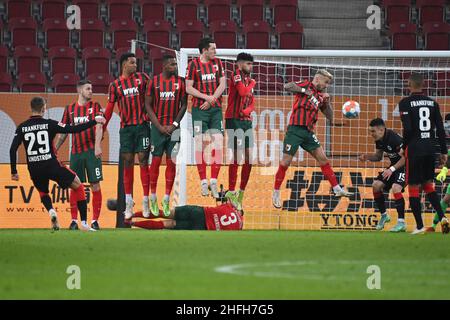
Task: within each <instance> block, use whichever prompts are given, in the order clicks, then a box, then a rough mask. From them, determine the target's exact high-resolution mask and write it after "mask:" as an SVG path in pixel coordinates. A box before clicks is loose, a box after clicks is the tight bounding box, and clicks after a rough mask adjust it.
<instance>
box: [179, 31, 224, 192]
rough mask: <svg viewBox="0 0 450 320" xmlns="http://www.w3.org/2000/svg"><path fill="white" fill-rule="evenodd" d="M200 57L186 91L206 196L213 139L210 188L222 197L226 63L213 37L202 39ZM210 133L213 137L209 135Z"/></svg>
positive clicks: (192, 67)
mask: <svg viewBox="0 0 450 320" xmlns="http://www.w3.org/2000/svg"><path fill="white" fill-rule="evenodd" d="M198 49H199V51H200V56H199V57H198V58H196V59H193V60H192V61H191V62H190V63H189V65H188V69H187V75H186V92H187V93H188V94H190V95H192V96H193V100H192V124H193V129H194V137H195V144H196V149H197V151H196V154H195V158H196V162H197V170H198V173H199V176H200V180H201V183H200V186H201V194H202V196H205V197H206V196H208V193H209V192H208V180H207V179H206V163H205V159H204V157H203V155H204V152H203V150H205V148H206V147H207V146H208V144H207V140H208V139H209V138H210V139H211V140H212V144H213V146H214V148H213V149H212V152H211V156H212V164H211V179H210V189H211V193H212V196H213V197H214V198H217V197H218V194H219V193H218V188H217V177H218V176H219V171H220V166H221V162H222V148H223V131H224V129H223V117H222V93H223V92H224V90H225V87H226V78H225V73H224V69H223V66H222V62H221V61H220V59H218V58H216V44H215V43H214V40H213V39H211V38H204V39H202V40H200V42H199V45H198ZM206 134H207V135H209V137H207V136H205V135H206Z"/></svg>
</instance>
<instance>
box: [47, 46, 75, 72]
mask: <svg viewBox="0 0 450 320" xmlns="http://www.w3.org/2000/svg"><path fill="white" fill-rule="evenodd" d="M76 59H77V52H76V50H75V49H73V48H70V47H53V48H51V49H50V50H49V51H48V60H49V61H50V64H51V74H57V73H69V74H70V73H74V72H76Z"/></svg>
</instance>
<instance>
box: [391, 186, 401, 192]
mask: <svg viewBox="0 0 450 320" xmlns="http://www.w3.org/2000/svg"><path fill="white" fill-rule="evenodd" d="M402 189H403V188H402V186H401V185H398V184H393V185H392V192H393V193H401V192H402Z"/></svg>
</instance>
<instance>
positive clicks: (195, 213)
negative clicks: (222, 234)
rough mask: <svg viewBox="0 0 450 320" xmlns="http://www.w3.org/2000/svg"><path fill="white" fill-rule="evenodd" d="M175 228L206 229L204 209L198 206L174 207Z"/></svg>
mask: <svg viewBox="0 0 450 320" xmlns="http://www.w3.org/2000/svg"><path fill="white" fill-rule="evenodd" d="M175 221H176V226H175V229H176V230H206V229H207V228H206V218H205V211H204V209H203V208H202V207H200V206H180V207H176V208H175Z"/></svg>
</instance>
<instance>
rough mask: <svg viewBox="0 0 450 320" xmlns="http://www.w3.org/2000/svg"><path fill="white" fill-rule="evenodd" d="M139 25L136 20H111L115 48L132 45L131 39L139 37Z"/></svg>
mask: <svg viewBox="0 0 450 320" xmlns="http://www.w3.org/2000/svg"><path fill="white" fill-rule="evenodd" d="M137 31H138V27H137V24H136V22H135V21H134V20H131V19H130V20H123V19H122V20H114V21H112V22H111V32H112V42H113V48H114V49H117V48H123V47H130V45H131V42H130V40H131V39H136V38H137Z"/></svg>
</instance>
